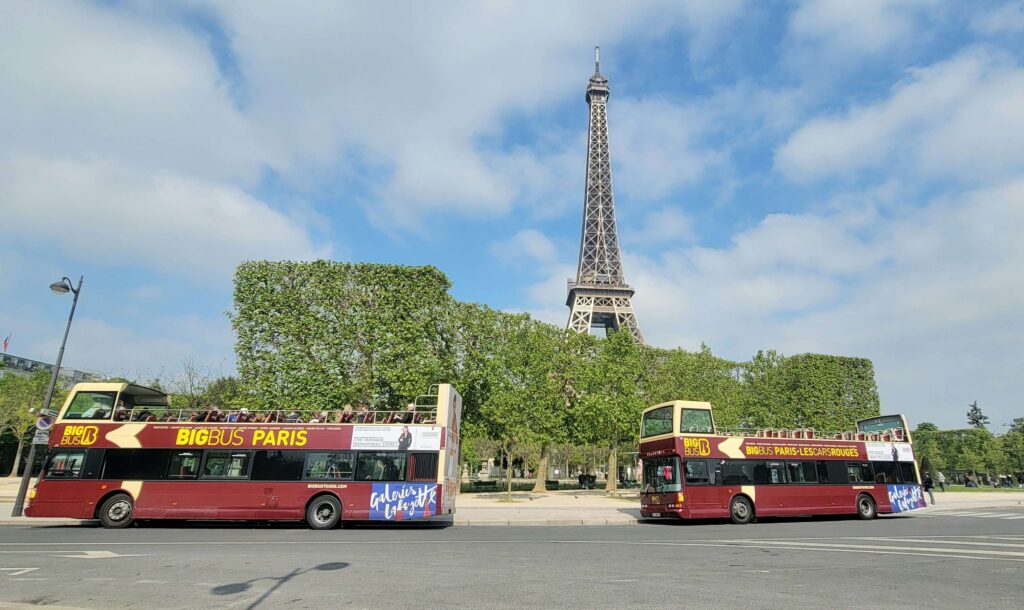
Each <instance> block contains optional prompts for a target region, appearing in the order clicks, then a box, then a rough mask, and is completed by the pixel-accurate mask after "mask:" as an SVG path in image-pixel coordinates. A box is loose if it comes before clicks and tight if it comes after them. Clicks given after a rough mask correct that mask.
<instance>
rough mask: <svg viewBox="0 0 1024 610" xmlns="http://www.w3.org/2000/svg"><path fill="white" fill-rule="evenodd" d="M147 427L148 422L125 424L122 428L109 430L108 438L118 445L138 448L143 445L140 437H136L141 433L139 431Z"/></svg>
mask: <svg viewBox="0 0 1024 610" xmlns="http://www.w3.org/2000/svg"><path fill="white" fill-rule="evenodd" d="M145 427H146V424H125V425H123V426H121V427H120V428H114V429H113V430H111V431H110V432H107V440H108V441H110V442H111V443H114V444H115V445H117V446H118V447H126V448H129V449H138V448H139V447H141V446H142V443H140V442H139V439H137V438H135V437H136V436H138V435H139V432H141V431H142V429H143V428H145Z"/></svg>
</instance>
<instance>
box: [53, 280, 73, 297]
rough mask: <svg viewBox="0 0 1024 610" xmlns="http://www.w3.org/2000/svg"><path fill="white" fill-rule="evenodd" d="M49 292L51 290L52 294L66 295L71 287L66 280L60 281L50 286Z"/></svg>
mask: <svg viewBox="0 0 1024 610" xmlns="http://www.w3.org/2000/svg"><path fill="white" fill-rule="evenodd" d="M50 290H52V291H53V293H54V294H67V293H69V292H71V285H70V284H68V281H67V280H61V281H59V282H54V283H52V284H50Z"/></svg>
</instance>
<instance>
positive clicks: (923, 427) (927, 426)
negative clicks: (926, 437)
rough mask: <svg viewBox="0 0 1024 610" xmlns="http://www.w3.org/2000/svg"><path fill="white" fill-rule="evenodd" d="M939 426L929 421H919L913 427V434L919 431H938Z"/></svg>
mask: <svg viewBox="0 0 1024 610" xmlns="http://www.w3.org/2000/svg"><path fill="white" fill-rule="evenodd" d="M938 431H939V427H938V426H936V425H935V424H933V423H931V422H921V423H919V424H917V428H914V434H917V433H920V432H938Z"/></svg>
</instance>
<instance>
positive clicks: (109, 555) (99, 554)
mask: <svg viewBox="0 0 1024 610" xmlns="http://www.w3.org/2000/svg"><path fill="white" fill-rule="evenodd" d="M72 552H73V553H78V554H77V555H55V557H70V558H71V559H113V558H115V557H143V556H144V555H119V554H117V553H115V552H113V551H72Z"/></svg>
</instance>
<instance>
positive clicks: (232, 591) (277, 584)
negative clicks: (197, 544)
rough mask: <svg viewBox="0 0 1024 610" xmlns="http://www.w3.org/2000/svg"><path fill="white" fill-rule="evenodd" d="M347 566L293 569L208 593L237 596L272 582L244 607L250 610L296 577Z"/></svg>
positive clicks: (335, 563)
mask: <svg viewBox="0 0 1024 610" xmlns="http://www.w3.org/2000/svg"><path fill="white" fill-rule="evenodd" d="M348 566H349V564H348V563H346V562H344V561H333V562H330V563H321V564H320V565H318V566H313V567H312V568H306V569H305V570H300V569H299V568H295V569H294V570H292V571H291V572H289V573H287V574H285V575H284V576H261V577H259V578H251V579H249V580H246V581H243V582H233V583H228V584H225V585H217V586H216V587H214V588H212V589H210V592H211V593H213V594H214V595H237V594H238V593H244V592H246V591H248V590H249V589H250V588H251V587H252V585H253V583H257V582H260V581H264V580H270V581H273V583H274V584H273V585H271V586H270V588H268V589H267V590H266V591H264V592H263V595H260V596H259V597H258V598H256V600H255V601H254V602H253V603H251V604H249V605H248V606H246V610H252V609H253V608H255V607H257V606H259V605H260V604H262V603H263V601H264V600H265V599H267V597H268V596H270V594H271V593H273V592H274V591H276V590H278V589H279V588H281V585H283V584H285V583H287V582H288V581H290V580H291V579H293V578H295V577H296V576H300V575H302V574H305V573H307V572H312V571H313V570H319V571H323V572H329V571H333V570H341V569H342V568H347V567H348Z"/></svg>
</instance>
